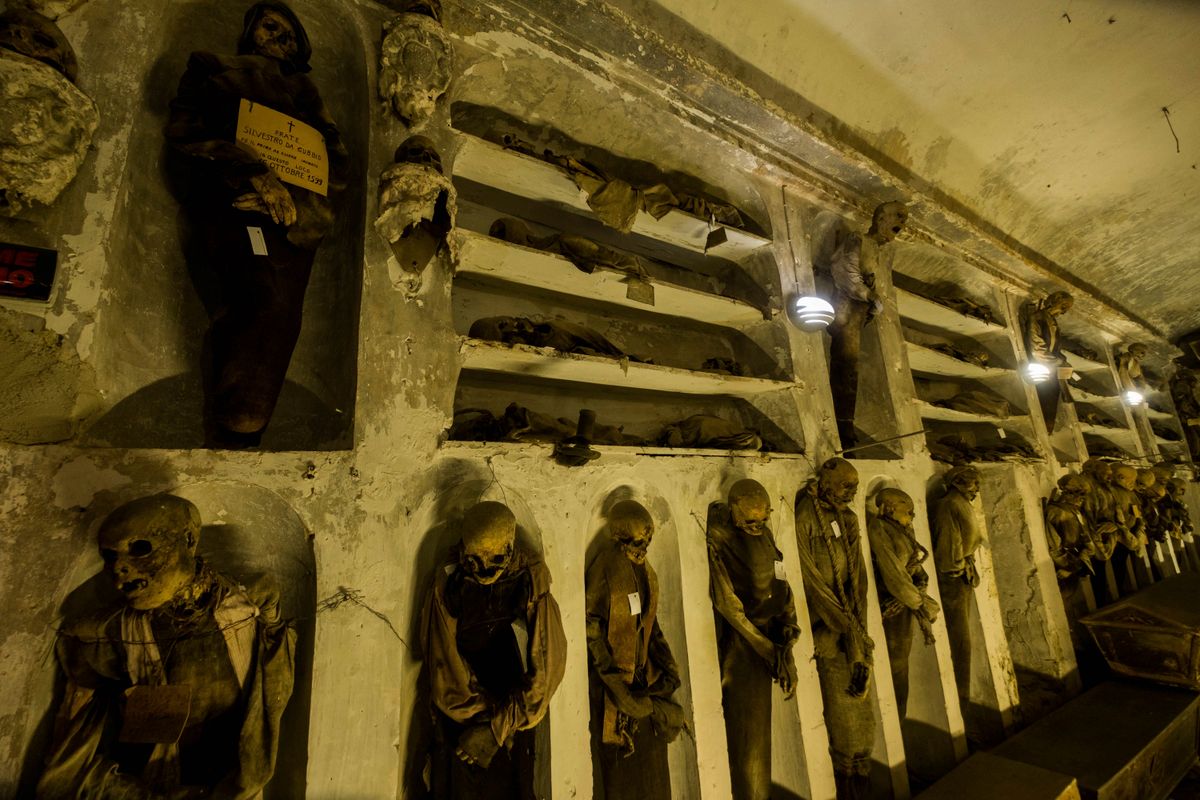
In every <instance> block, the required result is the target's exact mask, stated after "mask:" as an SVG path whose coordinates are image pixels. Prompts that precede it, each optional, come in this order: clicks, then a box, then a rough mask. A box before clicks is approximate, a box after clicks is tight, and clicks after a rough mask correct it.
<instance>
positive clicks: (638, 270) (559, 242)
mask: <svg viewBox="0 0 1200 800" xmlns="http://www.w3.org/2000/svg"><path fill="white" fill-rule="evenodd" d="M488 236H492V237H494V238H496V239H503V240H504V241H506V242H509V243H511V244H516V245H520V246H521V247H531V248H533V249H535V250H542V251H544V252H547V253H556V254H558V255H561V256H562V257H563V258H565V259H567V260H568V261H570V262H571V263H572V264H574V265H575V267H576V268H577V269H579V270H580V271H582V272H586V273H588V274H589V275H590V274H591V273H593V272H595V271H596V270H597V269H611V270H614V271H616V272H623V273H625V275H626V276H627V277H628V278H631V279H637V280H642V281H648V280H649V279H650V278H649V276H648V275H647V274H646V268H645V266H644V264H643V263H642V260H641V259H640V258H638V257H637V256H633V255H628V254H626V253H621V252H619V251H617V250H613V249H612V248H611V247H605V246H604V245H602V244H597V243H596V242H593V241H592V240H591V239H586V238H584V237H582V236H576V235H574V234H570V233H555V234H552V235H550V236H544V237H537V236H534V235H533V232H532V231H531V230H530V229H529V225H528V224H526V223H525V222H524V221H523V220H519V219H514V218H512V217H501V218H500V219H498V220H496V221H495V222H493V223H492V225H491V227H490V228H489V229H488Z"/></svg>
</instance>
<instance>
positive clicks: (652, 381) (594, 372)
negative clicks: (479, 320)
mask: <svg viewBox="0 0 1200 800" xmlns="http://www.w3.org/2000/svg"><path fill="white" fill-rule="evenodd" d="M459 354H460V355H461V357H462V368H463V369H464V370H472V371H476V372H493V373H502V374H505V375H512V376H524V377H533V378H540V379H543V380H551V381H564V382H567V383H582V384H591V385H595V386H611V387H616V388H620V389H632V390H641V391H648V392H666V393H670V394H701V395H716V396H724V397H741V398H746V397H753V396H755V395H760V394H766V393H768V392H777V391H780V390H783V389H791V388H796V387H798V386H800V385H801V384H799V383H793V382H791V381H773V380H768V379H767V378H742V377H737V376H734V375H718V374H715V373H709V372H693V371H691V370H686V369H679V368H678V367H663V366H658V365H656V364H641V363H638V362H635V361H628V360H626V359H616V358H605V357H602V356H584V355H576V354H574V353H562V352H559V351H558V350H553V349H551V348H549V347H529V346H528V345H506V344H500V343H497V342H490V341H484V340H482V339H473V338H471V337H466V336H464V337H461V340H460V345H459Z"/></svg>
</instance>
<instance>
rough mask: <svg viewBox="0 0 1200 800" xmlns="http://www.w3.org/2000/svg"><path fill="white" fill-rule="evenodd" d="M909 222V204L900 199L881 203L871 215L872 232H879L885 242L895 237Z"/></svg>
mask: <svg viewBox="0 0 1200 800" xmlns="http://www.w3.org/2000/svg"><path fill="white" fill-rule="evenodd" d="M906 222H908V206H906V205H904V203H901V202H900V201H899V200H890V201H888V202H886V203H880V204H879V205H878V206H876V207H875V213H873V214H872V215H871V231H870V232H871V233H874V234H878V235H879V236H880V238H882V239H883V240H884V241H885V242H890V241H892V240H893V239H895V238H896V237H897V236H898V235H899V234H900V231H902V230H904V223H906Z"/></svg>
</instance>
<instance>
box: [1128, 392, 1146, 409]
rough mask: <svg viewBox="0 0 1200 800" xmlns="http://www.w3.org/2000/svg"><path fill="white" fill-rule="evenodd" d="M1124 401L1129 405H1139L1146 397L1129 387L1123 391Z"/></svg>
mask: <svg viewBox="0 0 1200 800" xmlns="http://www.w3.org/2000/svg"><path fill="white" fill-rule="evenodd" d="M1125 402H1126V403H1128V404H1129V405H1131V406H1140V405H1141V404H1142V403H1144V402H1146V397H1145V395H1143V394H1142V393H1141V392H1139V391H1137V390H1136V389H1129V390H1128V391H1126V392H1125Z"/></svg>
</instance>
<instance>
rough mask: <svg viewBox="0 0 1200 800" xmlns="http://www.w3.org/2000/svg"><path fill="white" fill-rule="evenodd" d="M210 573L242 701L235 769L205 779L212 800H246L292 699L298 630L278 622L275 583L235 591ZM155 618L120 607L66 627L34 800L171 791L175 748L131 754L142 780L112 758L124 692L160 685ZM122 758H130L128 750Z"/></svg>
mask: <svg viewBox="0 0 1200 800" xmlns="http://www.w3.org/2000/svg"><path fill="white" fill-rule="evenodd" d="M211 574H212V577H213V589H212V592H213V594H212V602H213V605H212V609H213V610H212V612H211V615H212V618H213V620H214V621H215V627H216V629H217V630H218V631H219V632H220V635H221V636H222V637H223V638H224V644H225V648H226V651H227V653H228V655H229V663H230V665H231V666H232V668H233V672H234V674H235V675H236V677H237V682H238V685H239V686H240V687H241V697H242V699H241V703H242V709H241V712H242V725H241V733H240V735H239V739H238V742H237V747H236V752H237V761H238V764H237V767H236V769H235V770H234V771H233V772H232V773H230V774H227V775H214V776H213V784H214V786H213V788H212V795H211V796H213V797H221V798H233V799H235V800H252V799H253V798H258V797H260V796H261V790H262V788H263V786H265V785H266V783H267V781H269V780H270V779H271V776H272V775H273V774H274V772H275V755H276V747H277V746H278V743H279V736H280V719H281V718H282V716H283V711H284V708H285V707H286V706H287V702H288V698H290V697H291V694H292V683H293V679H294V675H293V670H294V662H295V652H294V648H295V643H296V632H295V630H294V628H293V627H292V624H291V623H290V622H288V621H285V620H283V619H281V618H280V614H279V592H278V590H277V589H276V588H275V586H274V583H273V581H271V580H269V579H267V578H265V577H264V578H259V579H257V580H255V581H254V582H252V583H250V585H249V586H240V585H238V584H236V583H234V582H233V581H231V580H229V579H228V578H225V577H224V576H221V575H218V574H216V573H211ZM153 613H154V612H153V611H137V610H135V609H132V608H129V607H127V606H125V605H124V604H121V605H120V606H118V607H115V608H114V607H110V608H107V609H104V610H102V611H100V612H97V613H96V614H93V615H90V616H88V617H86V618H83V619H78V620H73V621H69V622H68V623H67V624H66V625H65V626H64V628H63V630H62V632H61V635H60V636H59V640H58V661H59V665H60V666H61V667H62V670H63V672H64V673H65V675H66V679H67V685H66V690H65V692H64V694H63V701H62V705H61V706H59V709H58V715H57V716H56V718H55V721H54V745H53V747H52V748H51V750H50V755H49V756H48V758H47V759H46V768H45V771H44V772H43V774H42V778H41V780H40V781H39V783H38V795H37V796H38V797H39V798H45V800H61V798H67V797H95V798H109V797H143V796H147V797H148V796H149V795H148V794H144V793H145V792H147V791H150V792H159V793H162V794H164V795H165V794H167V793H169V792H170V791H172V790H173V789H175V788H176V785H177V783H178V777H179V759H180V745H179V744H177V743H176V744H158V745H144V746H135V747H133V748H132V750H137V751H140V755H141V756H142V757H143V758H145V759H146V760H145V766H144V768H142V769H141V771H140V773H139V772H133V773H131V772H130V771H129V770H127V769H126V768H125V765H124V764H123V763H122V762H121V761H120V760H119V759H118V758H117V757H116V756H115V755H114V753H115V751H116V750H117V749H118V746H117V732H118V730H119V728H120V719H121V717H122V707H123V700H124V692H125V690H126V689H128V688H129V687H131V686H154V685H162V684H164V683H165V682H166V681H165V679H164V677H163V676H164V670H163V662H164V660H165V658H164V655H163V654H162V652H161V648H160V647H159V645H158V644H157V643H156V642H155V639H154V632H153V630H152V628H151V622H150V619H151V615H152V614H153ZM168 657H169V653H168ZM150 748H153V749H152V751H150V752H149V754H148V758H146V751H147V750H149V749H150ZM121 750H122V752H123V753H125V754H126V755H137V754H134V753H132V752H131V748H130V745H121Z"/></svg>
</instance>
